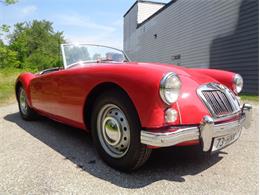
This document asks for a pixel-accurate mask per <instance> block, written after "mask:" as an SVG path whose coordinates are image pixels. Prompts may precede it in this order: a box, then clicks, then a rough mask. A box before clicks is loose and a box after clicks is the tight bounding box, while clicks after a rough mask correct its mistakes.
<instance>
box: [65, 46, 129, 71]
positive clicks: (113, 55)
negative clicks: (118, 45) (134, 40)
mask: <svg viewBox="0 0 260 195" xmlns="http://www.w3.org/2000/svg"><path fill="white" fill-rule="evenodd" d="M61 49H62V56H63V63H64V68H65V69H66V68H68V67H71V66H73V65H76V64H78V63H81V64H83V63H101V62H115V63H118V62H125V61H128V59H127V57H126V55H125V54H124V52H123V51H121V50H119V49H115V48H112V47H107V46H100V45H90V44H62V45H61Z"/></svg>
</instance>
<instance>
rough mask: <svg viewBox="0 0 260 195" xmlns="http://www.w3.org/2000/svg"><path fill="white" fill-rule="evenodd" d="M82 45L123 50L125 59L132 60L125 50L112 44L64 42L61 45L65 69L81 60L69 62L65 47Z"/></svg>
mask: <svg viewBox="0 0 260 195" xmlns="http://www.w3.org/2000/svg"><path fill="white" fill-rule="evenodd" d="M82 45H83V46H84V45H86V46H95V47H105V48H109V49H114V50H116V51H119V52H121V53H122V54H123V55H124V57H125V60H126V61H127V62H130V59H129V57H128V56H127V55H126V53H125V52H124V51H123V50H120V49H117V48H114V47H110V46H106V45H98V44H88V43H80V44H77V43H64V44H61V45H60V47H61V54H62V61H63V67H64V69H67V68H69V67H71V66H74V65H76V64H78V63H79V62H75V63H72V64H67V61H66V56H65V49H64V47H65V46H82ZM93 63H94V61H93Z"/></svg>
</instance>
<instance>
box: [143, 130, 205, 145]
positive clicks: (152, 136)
mask: <svg viewBox="0 0 260 195" xmlns="http://www.w3.org/2000/svg"><path fill="white" fill-rule="evenodd" d="M199 135H200V133H199V128H198V127H190V128H183V129H179V130H177V131H175V132H167V133H154V132H149V131H143V130H142V131H141V143H142V144H147V145H152V146H160V147H167V146H173V145H176V144H179V143H182V142H185V141H187V140H197V139H198V137H199Z"/></svg>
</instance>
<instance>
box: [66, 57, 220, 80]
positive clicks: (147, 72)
mask: <svg viewBox="0 0 260 195" xmlns="http://www.w3.org/2000/svg"><path fill="white" fill-rule="evenodd" d="M74 68H95V69H99V68H100V70H102V71H103V70H104V69H103V68H107V70H108V71H111V70H118V69H124V71H127V72H128V74H129V75H130V74H138V75H139V74H140V75H142V76H143V77H146V76H151V77H152V75H157V76H159V77H160V78H162V75H164V74H166V73H168V72H174V73H176V74H177V75H179V76H180V77H182V76H184V77H189V78H190V79H192V80H193V81H195V82H196V83H197V84H198V85H201V84H203V83H208V82H218V81H217V80H215V79H214V78H212V77H210V76H208V75H207V74H204V73H200V72H199V71H197V70H196V69H191V68H185V67H181V66H176V65H173V64H161V63H144V62H126V63H95V64H82V65H77V66H73V67H71V68H70V69H74ZM133 70H134V71H133ZM154 78H155V77H154Z"/></svg>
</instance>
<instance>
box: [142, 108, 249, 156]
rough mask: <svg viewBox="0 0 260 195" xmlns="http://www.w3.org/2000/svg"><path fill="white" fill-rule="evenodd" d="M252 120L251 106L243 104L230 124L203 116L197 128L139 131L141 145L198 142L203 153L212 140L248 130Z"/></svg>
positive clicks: (162, 145) (170, 144)
mask: <svg viewBox="0 0 260 195" xmlns="http://www.w3.org/2000/svg"><path fill="white" fill-rule="evenodd" d="M251 118H252V106H251V105H250V104H244V105H243V107H242V108H241V113H240V118H239V119H238V120H235V121H232V122H224V123H219V124H215V122H214V119H213V118H212V117H210V116H205V117H204V118H203V120H202V122H201V124H200V125H198V126H190V127H180V128H178V130H176V131H174V132H163V133H162V132H151V131H144V130H142V131H141V143H143V144H147V145H150V146H158V147H167V146H174V145H176V144H179V143H182V142H187V141H192V140H200V141H201V143H202V148H203V151H205V152H206V151H209V150H210V149H211V145H212V141H213V138H215V137H220V136H225V135H231V134H233V133H236V132H238V131H240V130H241V128H242V127H244V128H246V129H247V128H249V127H250V122H251Z"/></svg>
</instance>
